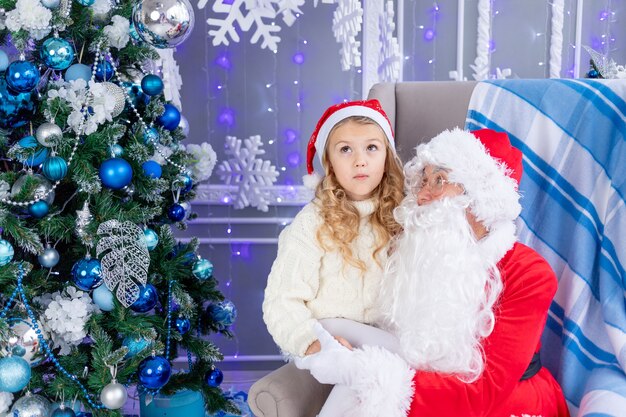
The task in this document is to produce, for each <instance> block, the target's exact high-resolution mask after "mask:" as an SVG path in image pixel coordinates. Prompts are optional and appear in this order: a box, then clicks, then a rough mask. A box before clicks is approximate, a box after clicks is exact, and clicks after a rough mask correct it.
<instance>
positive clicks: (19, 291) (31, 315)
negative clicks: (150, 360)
mask: <svg viewBox="0 0 626 417" xmlns="http://www.w3.org/2000/svg"><path fill="white" fill-rule="evenodd" d="M17 268H18V271H19V272H18V276H17V286H16V287H15V290H13V293H12V294H11V297H9V299H8V300H7V303H6V305H5V306H4V308H3V309H2V312H0V319H4V318H5V317H6V316H7V314H8V312H9V308H10V307H11V306H12V305H13V302H14V301H15V298H16V297H17V296H18V295H19V296H20V298H21V300H22V304H23V305H24V308H25V309H26V313H27V314H28V317H29V319H30V321H31V323H32V328H33V329H34V330H35V333H36V334H37V338H38V339H39V343H40V344H41V347H42V348H43V350H44V351H45V355H46V357H47V358H48V359H49V360H50V361H51V362H52V363H53V364H54V366H55V367H56V369H57V370H58V371H59V372H61V373H62V374H63V375H65V376H66V377H67V378H69V379H70V380H72V381H74V382H75V383H76V384H77V385H78V387H79V388H80V390H81V392H82V394H83V397H84V398H85V400H86V401H87V403H88V404H89V405H90V406H91V407H92V408H93V409H98V410H102V409H106V408H107V407H106V406H104V405H103V404H102V403H99V402H98V403H96V402H94V400H93V398H95V397H96V396H95V395H93V394H91V393H90V392H89V391H88V390H87V387H85V385H83V383H82V382H80V380H79V379H78V377H77V376H76V375H74V374H71V373H70V372H69V371H68V370H67V369H65V367H63V365H61V363H60V362H59V360H58V359H57V357H56V356H55V354H54V353H53V352H52V349H51V348H50V345H49V344H48V342H47V341H46V339H45V338H44V336H43V333H42V331H41V329H40V328H39V325H38V324H37V317H35V312H34V311H33V309H32V308H31V306H30V303H29V302H28V299H27V298H26V293H25V292H24V286H23V279H24V267H23V265H22V263H18V264H17ZM173 283H174V281H173V280H170V281H169V282H168V303H167V337H166V342H165V359H166V360H168V361H169V353H170V339H171V328H172V284H173ZM153 354H154V352H153ZM187 358H188V361H189V369H191V365H192V362H191V354H190V353H189V352H187ZM160 390H161V389H160V388H158V389H155V390H147V391H148V392H149V393H150V394H151V395H153V396H154V395H156V394H158V393H159V391H160Z"/></svg>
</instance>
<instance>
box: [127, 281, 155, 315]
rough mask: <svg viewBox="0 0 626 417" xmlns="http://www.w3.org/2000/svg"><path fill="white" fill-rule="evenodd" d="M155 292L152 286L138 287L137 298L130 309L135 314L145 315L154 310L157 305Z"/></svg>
mask: <svg viewBox="0 0 626 417" xmlns="http://www.w3.org/2000/svg"><path fill="white" fill-rule="evenodd" d="M157 299H158V297H157V290H156V288H154V285H152V284H146V285H140V286H139V298H137V301H135V302H134V303H132V304H131V305H130V309H131V310H133V311H135V312H137V313H145V312H147V311H150V310H152V309H153V308H154V306H155V305H156V303H157Z"/></svg>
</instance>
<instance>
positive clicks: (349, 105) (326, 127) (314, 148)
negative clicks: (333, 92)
mask: <svg viewBox="0 0 626 417" xmlns="http://www.w3.org/2000/svg"><path fill="white" fill-rule="evenodd" d="M351 116H365V117H369V118H370V119H372V120H373V121H374V122H375V123H376V124H377V125H378V126H380V128H381V129H382V130H383V132H384V133H385V136H386V137H387V140H389V143H390V144H391V149H393V150H394V151H395V145H394V137H393V128H392V126H391V122H390V121H389V118H388V117H387V114H386V113H385V111H384V110H383V108H382V106H381V105H380V102H379V101H378V100H376V99H372V100H359V101H347V102H345V103H339V104H335V105H333V106H330V107H329V108H328V109H326V111H325V112H324V114H323V115H322V117H321V118H320V120H319V121H318V122H317V126H315V130H314V131H313V134H312V135H311V139H309V144H308V146H307V154H306V163H307V172H308V173H309V175H308V176H305V177H304V182H305V185H307V186H309V187H311V188H314V186H315V185H316V183H317V182H318V181H319V179H320V176H318V175H316V174H314V172H313V171H314V169H313V158H314V157H315V154H316V153H317V155H318V158H319V160H320V162H321V161H322V155H324V151H325V149H326V142H327V141H328V135H329V134H330V131H331V130H332V129H333V127H335V125H336V124H337V123H339V122H341V121H342V120H344V119H347V118H348V117H351Z"/></svg>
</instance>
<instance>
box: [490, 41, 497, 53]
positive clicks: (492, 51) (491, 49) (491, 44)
mask: <svg viewBox="0 0 626 417" xmlns="http://www.w3.org/2000/svg"><path fill="white" fill-rule="evenodd" d="M495 51H496V41H494V40H493V39H490V40H489V53H490V54H493V53H494V52H495Z"/></svg>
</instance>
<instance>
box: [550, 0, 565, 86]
mask: <svg viewBox="0 0 626 417" xmlns="http://www.w3.org/2000/svg"><path fill="white" fill-rule="evenodd" d="M564 9H565V0H552V19H551V26H552V30H551V33H550V78H561V67H562V59H563V58H562V57H563V18H564V14H565V13H564Z"/></svg>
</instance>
